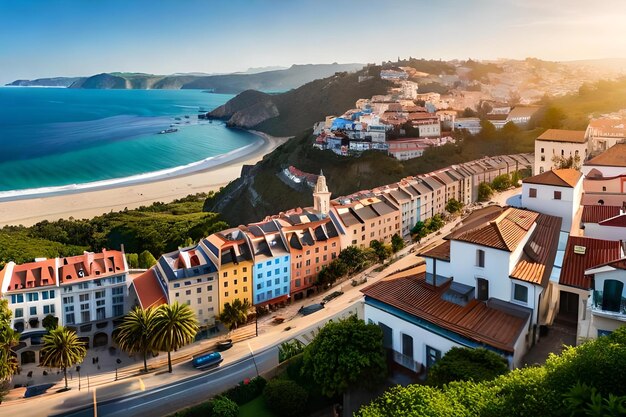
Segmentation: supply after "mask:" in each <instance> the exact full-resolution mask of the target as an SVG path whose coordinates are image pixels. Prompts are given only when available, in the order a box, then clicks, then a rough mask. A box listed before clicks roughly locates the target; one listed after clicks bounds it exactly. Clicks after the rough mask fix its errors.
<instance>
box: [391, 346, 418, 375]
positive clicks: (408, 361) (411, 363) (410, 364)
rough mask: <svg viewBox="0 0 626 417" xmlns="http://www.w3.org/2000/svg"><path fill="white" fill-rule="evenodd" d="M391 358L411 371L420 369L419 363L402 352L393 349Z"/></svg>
mask: <svg viewBox="0 0 626 417" xmlns="http://www.w3.org/2000/svg"><path fill="white" fill-rule="evenodd" d="M393 360H394V362H396V363H399V364H400V365H402V366H404V367H405V368H408V369H410V370H412V371H413V372H419V371H420V369H421V365H420V364H419V363H418V362H416V361H415V360H413V358H412V357H410V356H407V355H403V354H402V353H400V352H396V351H395V350H394V351H393Z"/></svg>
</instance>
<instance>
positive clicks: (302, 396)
mask: <svg viewBox="0 0 626 417" xmlns="http://www.w3.org/2000/svg"><path fill="white" fill-rule="evenodd" d="M263 397H264V398H265V403H266V404H267V407H268V408H269V409H270V410H272V411H273V412H274V413H276V414H277V415H278V416H279V417H298V416H301V415H303V414H304V411H305V410H306V404H307V400H308V397H309V394H308V393H307V391H306V390H305V389H304V388H302V387H301V386H300V385H298V384H296V383H295V382H293V381H291V380H289V379H272V380H271V381H269V382H268V383H267V385H266V387H265V390H264V391H263Z"/></svg>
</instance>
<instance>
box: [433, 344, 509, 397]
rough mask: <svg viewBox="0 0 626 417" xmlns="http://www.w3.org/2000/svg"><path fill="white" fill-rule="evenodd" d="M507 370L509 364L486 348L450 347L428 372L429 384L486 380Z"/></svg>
mask: <svg viewBox="0 0 626 417" xmlns="http://www.w3.org/2000/svg"><path fill="white" fill-rule="evenodd" d="M508 371H509V364H508V363H507V361H506V360H505V359H504V358H503V357H502V356H500V355H498V354H497V353H495V352H492V351H490V350H487V349H483V348H477V349H470V348H459V347H453V348H452V349H450V350H449V351H448V352H447V353H446V354H445V355H444V356H443V358H441V359H440V360H438V361H437V362H436V363H435V365H433V367H432V368H431V369H430V371H429V372H428V382H429V383H430V384H431V385H436V386H438V387H443V386H444V385H445V384H449V383H450V382H452V381H468V380H472V381H474V382H480V381H487V380H490V379H494V378H495V377H497V376H499V375H503V374H505V373H507V372H508Z"/></svg>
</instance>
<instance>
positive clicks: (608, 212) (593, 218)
mask: <svg viewBox="0 0 626 417" xmlns="http://www.w3.org/2000/svg"><path fill="white" fill-rule="evenodd" d="M620 209H621V207H620V206H597V205H594V206H583V215H582V219H581V220H582V222H583V223H600V222H601V221H603V220H606V219H610V218H611V217H615V216H618V215H619V214H620Z"/></svg>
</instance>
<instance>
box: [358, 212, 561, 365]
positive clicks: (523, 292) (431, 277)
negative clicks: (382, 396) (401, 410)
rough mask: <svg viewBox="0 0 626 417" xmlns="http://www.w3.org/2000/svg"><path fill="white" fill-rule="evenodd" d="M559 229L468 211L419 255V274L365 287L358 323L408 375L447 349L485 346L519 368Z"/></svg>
mask: <svg viewBox="0 0 626 417" xmlns="http://www.w3.org/2000/svg"><path fill="white" fill-rule="evenodd" d="M559 228H560V219H558V218H556V217H553V216H548V215H544V214H539V213H535V212H531V211H526V210H518V209H512V208H508V209H504V208H501V207H497V206H495V207H489V208H487V209H483V210H480V211H477V212H474V213H473V214H472V215H471V216H469V217H468V218H466V219H464V221H463V224H462V225H461V227H460V228H459V229H457V230H456V231H454V232H453V233H452V234H451V235H450V236H449V237H448V239H449V240H447V241H446V242H445V243H443V244H441V245H440V246H437V247H435V248H434V249H432V250H429V251H428V252H426V253H423V254H422V256H423V257H424V258H425V259H426V273H421V274H416V275H414V276H409V277H400V278H395V279H388V280H384V281H380V282H378V283H376V284H374V285H372V286H370V287H367V288H365V289H364V290H363V293H364V294H365V319H366V320H367V321H369V322H372V323H376V324H378V325H379V326H380V327H381V328H382V330H383V340H384V342H383V343H384V345H385V347H386V348H388V349H390V350H391V351H392V352H393V357H394V360H395V361H396V362H398V363H399V364H401V365H403V366H405V367H407V368H409V369H411V370H413V371H419V370H421V369H422V366H426V367H430V366H431V365H432V364H433V363H434V362H436V361H437V360H438V359H439V358H440V357H441V356H442V355H443V354H445V353H446V352H447V351H448V350H449V349H450V348H451V347H453V346H465V347H479V346H480V347H487V348H488V349H491V350H494V351H496V352H498V353H500V354H502V355H503V356H504V357H506V358H507V359H508V360H509V364H510V365H511V366H512V367H516V366H520V365H521V359H522V356H523V354H524V353H525V352H526V349H527V347H528V346H529V345H530V344H532V343H533V341H534V340H535V338H536V337H537V335H538V325H541V324H544V321H545V317H546V315H547V311H546V310H547V309H548V306H547V304H546V302H545V301H544V300H543V299H542V293H543V292H544V291H545V289H546V288H547V286H548V281H549V277H550V274H551V272H552V262H553V260H554V257H555V254H556V250H557V242H558V234H559ZM531 248H534V249H533V252H530V249H531ZM529 253H531V254H532V256H531V255H529Z"/></svg>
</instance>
